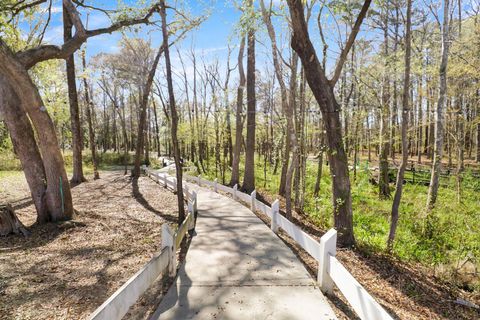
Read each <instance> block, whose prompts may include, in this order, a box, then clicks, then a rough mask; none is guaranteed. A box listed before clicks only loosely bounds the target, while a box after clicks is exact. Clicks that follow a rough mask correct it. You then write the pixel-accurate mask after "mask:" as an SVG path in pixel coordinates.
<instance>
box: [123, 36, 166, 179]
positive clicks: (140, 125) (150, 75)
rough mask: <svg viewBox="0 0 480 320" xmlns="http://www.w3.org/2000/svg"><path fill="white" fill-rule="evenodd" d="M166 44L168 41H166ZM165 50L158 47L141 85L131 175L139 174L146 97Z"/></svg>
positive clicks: (145, 117) (136, 175)
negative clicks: (133, 162)
mask: <svg viewBox="0 0 480 320" xmlns="http://www.w3.org/2000/svg"><path fill="white" fill-rule="evenodd" d="M167 46H168V43H167ZM164 50H165V46H164V45H162V46H160V48H158V52H157V55H156V56H155V60H154V61H153V64H152V66H151V68H150V71H149V72H148V77H147V81H146V82H145V85H144V87H143V89H142V90H141V91H142V99H141V101H140V120H139V122H138V134H137V147H136V149H135V165H134V167H133V172H132V176H133V177H137V178H138V177H139V176H140V162H141V157H142V149H143V147H144V137H145V132H144V131H145V125H146V119H147V106H148V97H149V96H150V90H151V89H152V84H153V79H154V77H155V72H156V71H157V66H158V62H159V61H160V56H161V55H162V53H163V51H164Z"/></svg>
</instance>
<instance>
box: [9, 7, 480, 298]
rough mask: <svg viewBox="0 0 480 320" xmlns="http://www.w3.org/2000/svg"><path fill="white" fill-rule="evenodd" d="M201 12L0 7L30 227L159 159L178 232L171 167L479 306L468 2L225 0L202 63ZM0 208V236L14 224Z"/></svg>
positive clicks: (14, 163)
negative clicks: (114, 38) (110, 39)
mask: <svg viewBox="0 0 480 320" xmlns="http://www.w3.org/2000/svg"><path fill="white" fill-rule="evenodd" d="M209 5H210V6H211V7H209ZM192 6H193V7H194V8H193V9H192V8H191V7H192ZM215 6H216V4H208V3H206V4H204V5H198V4H195V5H189V4H188V3H183V2H170V1H168V2H167V3H166V1H164V0H162V1H141V3H140V1H139V3H135V4H123V5H119V6H117V5H116V3H115V4H109V5H104V4H97V3H96V2H95V1H83V0H62V1H57V0H40V1H29V0H24V1H13V0H0V152H1V156H0V170H2V171H5V172H9V171H23V174H24V176H25V179H26V181H27V183H28V187H29V190H30V193H31V197H32V201H33V204H34V206H35V210H36V214H37V219H36V223H37V224H45V223H50V222H58V221H63V220H70V219H72V218H73V219H75V208H74V206H73V199H72V193H71V186H72V187H73V186H75V185H79V184H82V183H84V182H85V181H86V180H87V179H86V178H87V175H86V174H85V170H87V171H88V172H90V171H92V174H93V177H92V178H93V179H102V170H105V169H106V168H109V169H112V168H115V169H116V170H122V172H123V174H124V175H129V176H131V178H132V179H138V178H139V176H140V175H141V170H140V167H141V165H143V164H146V165H149V166H153V167H162V161H164V160H163V159H164V158H172V159H174V161H175V168H176V173H175V174H176V181H177V192H176V194H177V204H178V221H177V223H179V224H181V222H182V221H183V220H184V219H185V205H184V199H183V192H182V177H183V176H182V175H183V172H184V171H185V172H188V173H189V174H193V175H202V176H205V177H209V178H211V179H212V180H213V179H214V178H218V181H219V182H221V183H223V184H225V185H230V186H233V185H235V184H237V183H238V184H239V185H240V186H241V189H242V191H245V192H247V193H250V192H251V191H253V190H256V191H257V194H258V196H259V197H261V198H262V199H263V200H265V201H268V200H269V199H274V198H275V197H280V199H281V203H282V210H283V211H284V215H285V216H286V217H287V218H288V219H290V220H292V221H293V220H294V219H298V220H301V221H307V222H308V223H312V224H314V225H315V226H316V227H318V228H321V229H322V230H327V229H328V228H329V227H334V228H335V229H336V230H337V232H338V237H339V238H338V241H339V243H340V244H341V245H342V246H343V247H345V248H350V249H352V250H359V252H363V253H365V254H381V255H383V254H385V255H387V256H389V257H390V258H391V259H399V260H400V261H402V262H405V263H419V264H420V265H423V266H428V267H429V268H430V269H431V272H432V274H434V275H435V276H438V277H439V278H440V279H441V281H445V282H446V283H448V284H449V285H450V286H451V287H452V288H455V290H464V291H465V292H467V295H468V297H469V298H471V299H474V300H475V301H477V302H480V280H479V279H480V222H479V221H480V200H479V198H478V194H479V191H480V71H479V70H480V21H479V19H480V16H479V14H480V3H479V2H478V1H477V0H457V1H451V0H438V1H437V0H431V1H430V0H429V1H412V0H379V1H375V2H372V1H371V0H365V1H357V0H353V1H344V0H332V1H323V0H307V1H302V0H288V1H285V2H279V1H271V0H260V1H253V0H243V1H242V0H238V1H233V0H232V1H227V3H226V4H222V6H228V8H229V9H228V10H230V11H234V12H235V24H234V25H233V26H232V27H231V30H229V34H230V35H229V37H228V39H226V40H225V43H224V44H223V45H224V47H223V48H222V49H220V52H221V53H218V52H214V54H207V53H205V50H204V49H203V48H204V47H203V45H204V44H199V43H198V42H196V41H195V36H196V34H197V33H198V32H201V30H202V28H203V27H205V28H206V25H208V23H209V21H210V20H209V19H211V16H212V10H215V8H216V7H215ZM57 10H58V11H57ZM58 12H60V13H61V19H57V20H59V21H56V19H55V14H56V13H58ZM98 15H100V16H102V17H103V18H104V22H105V23H104V24H103V25H101V26H99V25H98V24H97V23H95V21H94V19H90V16H92V17H93V16H98ZM89 24H90V25H93V26H92V27H89ZM52 28H60V29H59V30H60V31H61V33H60V34H61V35H62V36H63V38H62V40H61V41H60V43H55V44H52V43H51V42H49V39H48V36H47V35H48V32H49V31H48V30H50V29H52ZM199 30H200V31H199ZM214 31H215V30H210V32H212V34H211V35H210V36H211V37H215V34H213V32H214ZM112 33H119V34H121V40H120V41H119V42H118V44H117V45H116V48H115V50H106V49H105V50H102V48H97V47H95V48H93V47H92V46H91V45H90V41H92V40H93V39H95V38H96V37H102V36H104V35H110V34H112ZM56 40H57V41H58V38H57V39H56ZM96 44H98V42H96ZM198 45H200V49H199V48H197V47H196V46H198ZM100 47H101V46H100ZM202 50H203V51H202ZM89 51H93V52H95V53H94V54H89ZM1 177H2V172H1V171H0V178H1ZM0 205H1V206H2V208H5V209H2V210H1V211H0V229H1V230H2V235H3V233H4V229H5V228H6V227H7V226H8V225H10V226H12V228H11V229H12V230H11V231H12V232H18V230H17V229H18V227H16V226H15V225H18V224H19V225H20V230H25V229H24V227H23V225H22V224H21V222H20V221H19V220H18V219H17V218H16V217H15V216H14V215H12V214H13V209H12V210H11V207H9V206H8V204H7V203H5V202H4V201H3V199H0ZM3 205H6V206H3ZM27 229H28V226H27ZM25 231H26V230H25ZM22 232H23V231H22ZM477 304H478V303H477Z"/></svg>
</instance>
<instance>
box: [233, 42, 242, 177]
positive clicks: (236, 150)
mask: <svg viewBox="0 0 480 320" xmlns="http://www.w3.org/2000/svg"><path fill="white" fill-rule="evenodd" d="M244 50H245V37H243V38H242V40H241V41H240V48H239V50H238V72H239V75H240V83H239V85H238V88H237V110H236V112H235V146H234V147H233V161H232V177H231V180H230V185H231V186H233V185H235V184H238V183H239V182H240V181H239V179H240V170H239V169H240V153H241V151H242V140H243V120H242V114H243V89H244V87H245V82H246V80H245V72H244V70H243V55H244Z"/></svg>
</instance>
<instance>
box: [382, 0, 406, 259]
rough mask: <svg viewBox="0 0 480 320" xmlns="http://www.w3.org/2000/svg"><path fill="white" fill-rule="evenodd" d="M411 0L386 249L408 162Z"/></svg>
mask: <svg viewBox="0 0 480 320" xmlns="http://www.w3.org/2000/svg"><path fill="white" fill-rule="evenodd" d="M411 17H412V0H407V25H406V31H405V77H404V82H403V97H402V163H401V164H400V168H399V169H398V174H397V185H396V189H395V195H394V197H393V203H392V220H391V222H390V233H389V235H388V243H387V248H388V250H390V251H391V250H392V249H393V241H394V239H395V233H396V230H397V223H398V209H399V207H400V200H401V199H402V191H403V178H404V175H405V168H406V167H407V162H408V140H407V138H408V137H407V133H408V118H409V112H410V108H409V101H408V100H409V96H410V94H409V91H410V55H411V33H412V30H411V29H412V18H411Z"/></svg>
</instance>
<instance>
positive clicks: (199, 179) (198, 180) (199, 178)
mask: <svg viewBox="0 0 480 320" xmlns="http://www.w3.org/2000/svg"><path fill="white" fill-rule="evenodd" d="M201 180H202V178H201V177H200V175H198V177H197V184H198V186H199V187H200V182H201Z"/></svg>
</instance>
